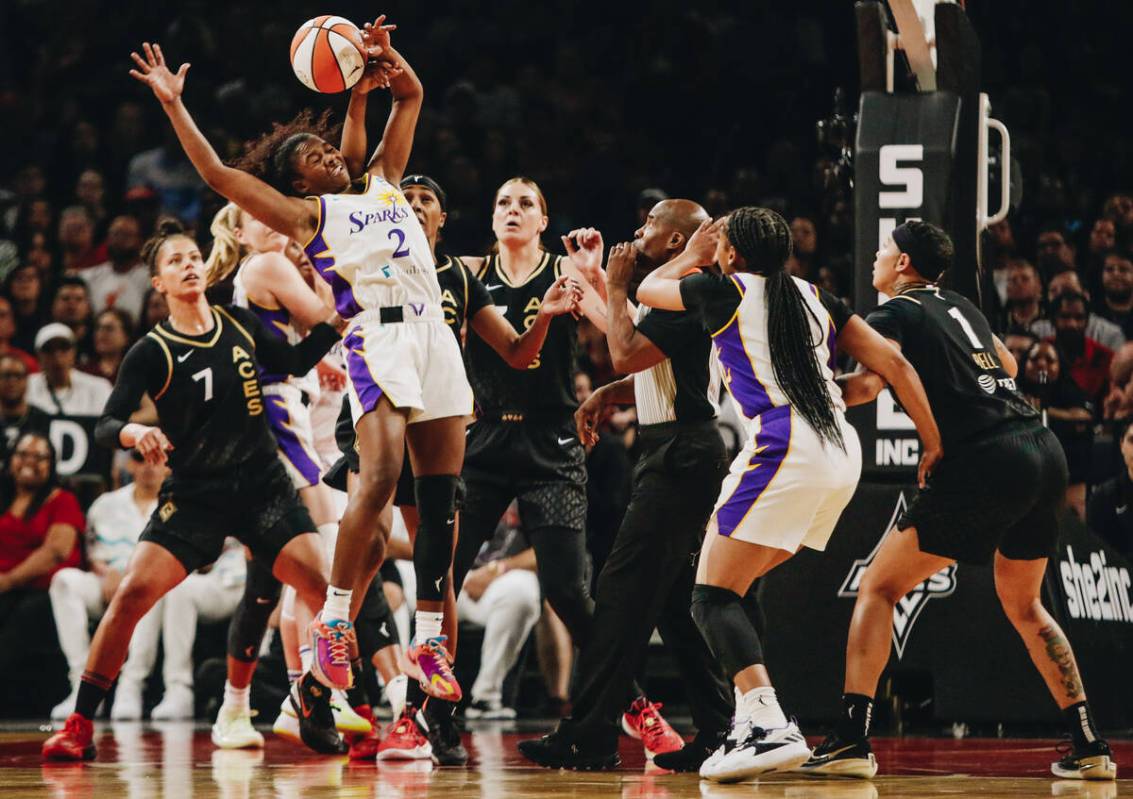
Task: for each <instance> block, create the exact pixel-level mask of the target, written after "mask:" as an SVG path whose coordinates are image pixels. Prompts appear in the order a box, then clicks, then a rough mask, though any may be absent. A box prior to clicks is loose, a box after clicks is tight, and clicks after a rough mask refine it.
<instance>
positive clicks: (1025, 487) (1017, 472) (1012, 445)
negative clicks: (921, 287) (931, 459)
mask: <svg viewBox="0 0 1133 799" xmlns="http://www.w3.org/2000/svg"><path fill="white" fill-rule="evenodd" d="M1067 480H1068V473H1067V468H1066V456H1065V455H1064V454H1063V452H1062V447H1061V445H1059V443H1058V439H1057V438H1055V436H1054V434H1053V433H1052V432H1050V431H1049V430H1047V429H1046V428H1045V427H1042V426H1041V425H1040V424H1039V423H1037V422H1032V421H1027V422H1015V423H1011V424H1009V425H1008V427H1007V428H1005V429H1002V430H1000V431H997V432H994V433H993V434H992V435H990V436H988V437H987V438H984V439H983V440H981V441H978V442H972V443H970V444H965V445H963V446H961V447H957V448H955V449H954V450H953V451H951V452H949V451H948V450H945V454H944V459H943V460H941V462H940V463H939V464H938V465H937V467H936V470H935V471H934V472H933V474H932V477H931V478H930V479H929V482H928V486H927V487H926V488H924V489H922V490H921V491H919V492H918V493H917V496H916V498H915V499H914V500H913V502H912V504H911V505H910V506H909V509H908V510H907V511H905V513H904V514H903V515H902V516H901V518H900V519H899V520H898V522H897V529H899V530H904V529H906V528H909V527H915V528H916V529H917V538H918V540H919V542H920V548H921V551H923V552H927V553H929V554H932V555H940V556H941V557H945V558H951V559H953V560H957V561H959V562H961V563H976V564H979V563H987V562H988V561H990V560H991V558H992V556H993V555H994V554H995V551H996V550H997V549H998V550H999V551H1000V552H1001V553H1002V554H1003V556H1004V557H1006V558H1011V559H1012V560H1035V559H1037V558H1046V557H1051V556H1052V555H1053V554H1054V552H1055V548H1056V546H1057V544H1058V517H1059V513H1060V512H1061V509H1062V506H1063V504H1064V502H1065V498H1066V485H1067Z"/></svg>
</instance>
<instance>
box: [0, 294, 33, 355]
mask: <svg viewBox="0 0 1133 799" xmlns="http://www.w3.org/2000/svg"><path fill="white" fill-rule="evenodd" d="M15 335H16V317H15V314H14V313H13V312H12V303H10V302H8V298H7V297H5V296H3V295H0V355H11V356H12V357H13V358H17V359H19V360H21V361H23V362H24V366H26V367H27V370H28V371H29V372H36V371H39V364H38V363H37V362H36V360H35V358H33V357H32V356H31V355H30V354H29V353H27V352H25V351H24V350H22V349H20V348H19V347H17V346H15V345H13V344H12V338H13V337H14V336H15Z"/></svg>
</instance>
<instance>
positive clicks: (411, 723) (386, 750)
mask: <svg viewBox="0 0 1133 799" xmlns="http://www.w3.org/2000/svg"><path fill="white" fill-rule="evenodd" d="M432 759H433V746H432V744H430V743H429V738H428V737H427V736H426V734H425V725H424V722H423V720H422V718H421V715H420V713H419V712H418V711H417V708H415V707H413V705H406V706H405V710H403V711H402V713H401V716H400V717H399V718H398V719H397V721H396V722H394V724H393V725H392V726H391V727H390V728H389V730H388V731H387V732H386V736H385V738H383V739H382V742H381V743H380V744H378V760H429V761H432Z"/></svg>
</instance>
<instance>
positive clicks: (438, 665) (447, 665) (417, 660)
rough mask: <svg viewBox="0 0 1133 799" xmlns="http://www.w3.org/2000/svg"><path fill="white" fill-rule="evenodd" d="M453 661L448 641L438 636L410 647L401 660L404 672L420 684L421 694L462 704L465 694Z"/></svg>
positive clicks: (412, 644)
mask: <svg viewBox="0 0 1133 799" xmlns="http://www.w3.org/2000/svg"><path fill="white" fill-rule="evenodd" d="M451 662H452V658H451V657H449V653H448V650H447V649H445V637H444V636H443V635H438V636H437V637H435V638H427V639H425V641H423V642H421V643H416V642H414V643H411V644H410V645H409V646H408V647H407V648H406V649H405V652H404V653H403V655H402V657H401V670H402V671H403V672H404V673H405V674H407V675H408V676H410V677H412V678H413V679H415V680H417V682H419V683H420V684H421V690H422V691H424V692H425V693H426V694H428V695H429V696H432V697H435V698H436V699H443V700H445V701H446V702H459V701H460V699H461V697H462V696H463V693H462V692H461V690H460V684H459V683H458V682H457V681H456V676H455V675H454V674H453V673H452V665H451Z"/></svg>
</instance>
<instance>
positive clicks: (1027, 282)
mask: <svg viewBox="0 0 1133 799" xmlns="http://www.w3.org/2000/svg"><path fill="white" fill-rule="evenodd" d="M1042 297H1043V284H1042V281H1041V280H1040V279H1039V271H1038V270H1037V269H1035V267H1034V264H1032V263H1030V262H1029V261H1024V260H1023V259H1019V260H1016V261H1012V262H1011V264H1010V265H1009V266H1008V267H1007V304H1006V311H1007V313H1006V318H1005V319H1004V321H1003V324H1002V325H1000V327H1001V329H1002V330H1003V331H1004V332H1006V333H1030V332H1031V325H1032V324H1034V323H1035V322H1036V321H1038V320H1039V319H1040V318H1041V317H1042Z"/></svg>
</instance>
